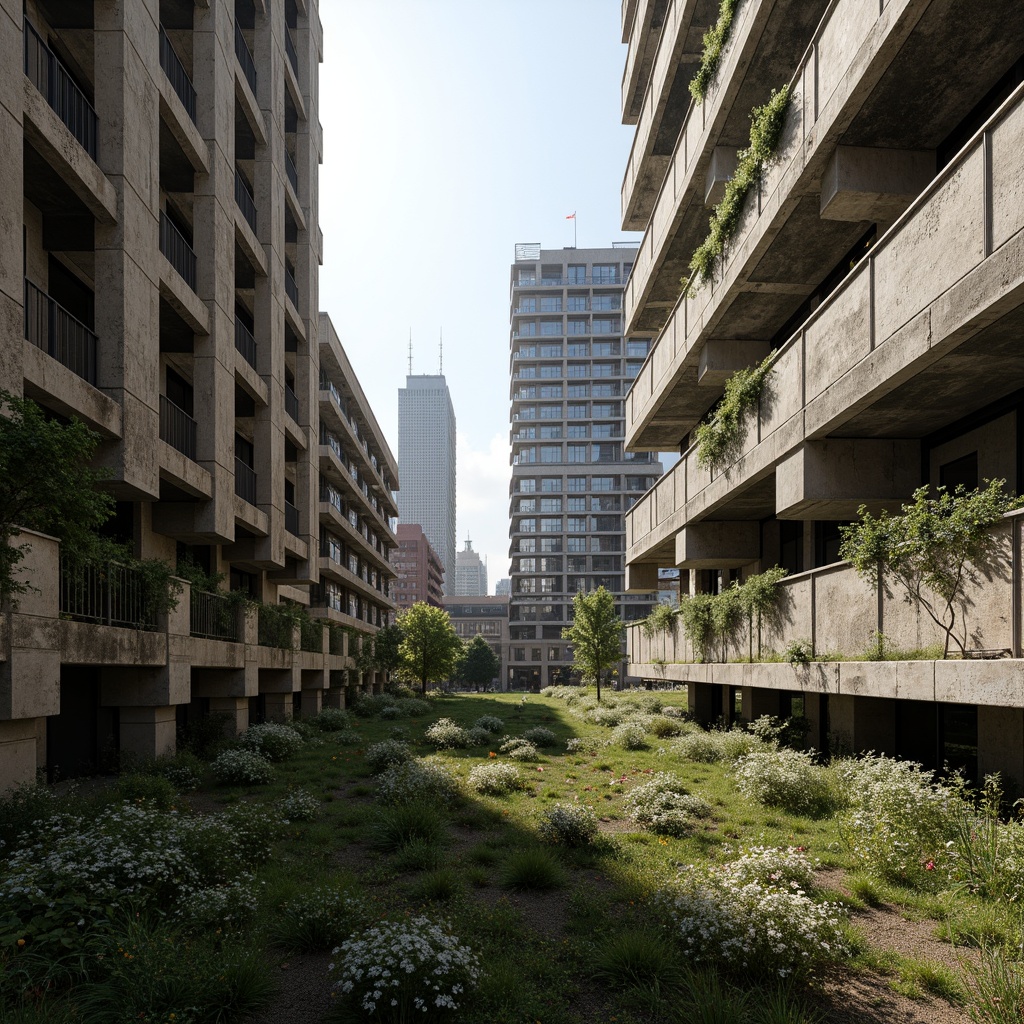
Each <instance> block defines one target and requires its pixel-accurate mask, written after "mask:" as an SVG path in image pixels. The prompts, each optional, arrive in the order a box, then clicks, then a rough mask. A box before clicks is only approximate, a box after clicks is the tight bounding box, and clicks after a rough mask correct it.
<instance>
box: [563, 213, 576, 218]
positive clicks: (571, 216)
mask: <svg viewBox="0 0 1024 1024" xmlns="http://www.w3.org/2000/svg"><path fill="white" fill-rule="evenodd" d="M565 219H566V220H575V219H576V214H575V213H570V214H567V215H566V218H565Z"/></svg>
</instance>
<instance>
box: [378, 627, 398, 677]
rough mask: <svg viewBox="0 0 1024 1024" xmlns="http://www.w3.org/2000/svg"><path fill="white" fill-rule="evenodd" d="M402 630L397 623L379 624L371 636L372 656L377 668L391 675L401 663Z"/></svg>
mask: <svg viewBox="0 0 1024 1024" xmlns="http://www.w3.org/2000/svg"><path fill="white" fill-rule="evenodd" d="M401 646H402V630H401V627H399V626H397V625H391V626H381V628H380V629H378V630H377V633H376V635H375V636H374V638H373V658H374V661H375V662H376V665H377V668H379V669H380V670H381V671H382V672H386V673H387V674H388V676H390V675H391V673H392V672H394V671H395V670H396V669H397V668H399V667H400V666H401V664H402V652H401Z"/></svg>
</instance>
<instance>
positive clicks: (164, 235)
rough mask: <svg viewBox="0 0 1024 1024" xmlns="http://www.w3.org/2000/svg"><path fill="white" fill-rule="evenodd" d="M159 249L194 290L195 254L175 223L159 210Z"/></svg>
mask: <svg viewBox="0 0 1024 1024" xmlns="http://www.w3.org/2000/svg"><path fill="white" fill-rule="evenodd" d="M160 251H161V252H162V253H163V254H164V255H165V256H166V257H167V260H168V262H169V263H170V264H171V266H172V267H174V269H175V270H176V271H177V272H178V273H179V274H180V275H181V278H182V279H183V280H184V282H185V284H187V285H188V286H189V288H191V289H192V291H195V290H196V254H195V252H194V251H193V249H192V246H191V245H189V242H188V239H187V238H186V237H185V236H184V235H183V234H182V233H181V231H179V230H178V226H177V224H175V223H174V221H172V220H171V218H170V217H168V216H167V214H166V213H164V211H163V210H161V211H160Z"/></svg>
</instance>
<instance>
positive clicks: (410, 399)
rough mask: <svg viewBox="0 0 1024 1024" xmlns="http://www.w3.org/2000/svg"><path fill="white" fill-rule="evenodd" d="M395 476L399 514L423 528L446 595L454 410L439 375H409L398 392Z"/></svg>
mask: <svg viewBox="0 0 1024 1024" xmlns="http://www.w3.org/2000/svg"><path fill="white" fill-rule="evenodd" d="M403 473H404V474H408V475H407V476H403ZM398 476H399V479H401V481H402V489H401V491H400V492H399V495H398V518H399V520H400V522H402V523H419V525H420V526H422V527H423V532H424V533H425V534H426V535H427V539H428V540H429V541H430V543H431V545H432V546H433V548H434V550H435V551H436V552H437V554H438V557H439V558H440V559H441V564H442V565H443V566H444V577H445V593H450V588H451V585H452V581H453V580H454V574H455V410H454V409H453V408H452V396H451V394H450V392H449V391H448V384H447V382H446V381H445V379H444V374H442V373H437V374H416V375H413V374H410V375H409V376H408V377H406V378H405V387H404V388H399V390H398Z"/></svg>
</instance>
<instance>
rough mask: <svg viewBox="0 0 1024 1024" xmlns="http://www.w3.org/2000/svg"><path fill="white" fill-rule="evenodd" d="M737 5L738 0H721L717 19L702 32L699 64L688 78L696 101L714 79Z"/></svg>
mask: <svg viewBox="0 0 1024 1024" xmlns="http://www.w3.org/2000/svg"><path fill="white" fill-rule="evenodd" d="M739 5H740V0H722V2H721V3H720V4H719V7H718V20H717V21H716V22H715V24H714V25H712V26H711V28H709V29H708V30H707V32H705V33H704V40H703V48H702V50H701V55H700V65H699V66H698V68H697V73H696V74H695V75H694V76H693V78H692V79H691V80H690V95H691V96H692V97H693V98H694V99H695V100H696V101H697V102H698V103H700V101H701V100H702V99H704V97H705V96H706V95H707V91H708V87H709V86H710V85H711V83H712V81H714V78H715V73H716V72H717V71H718V65H719V63H720V62H721V60H722V51H723V50H724V49H725V44H726V43H727V42H728V41H729V35H730V33H731V32H732V23H733V20H734V18H735V16H736V8H738V7H739Z"/></svg>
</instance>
